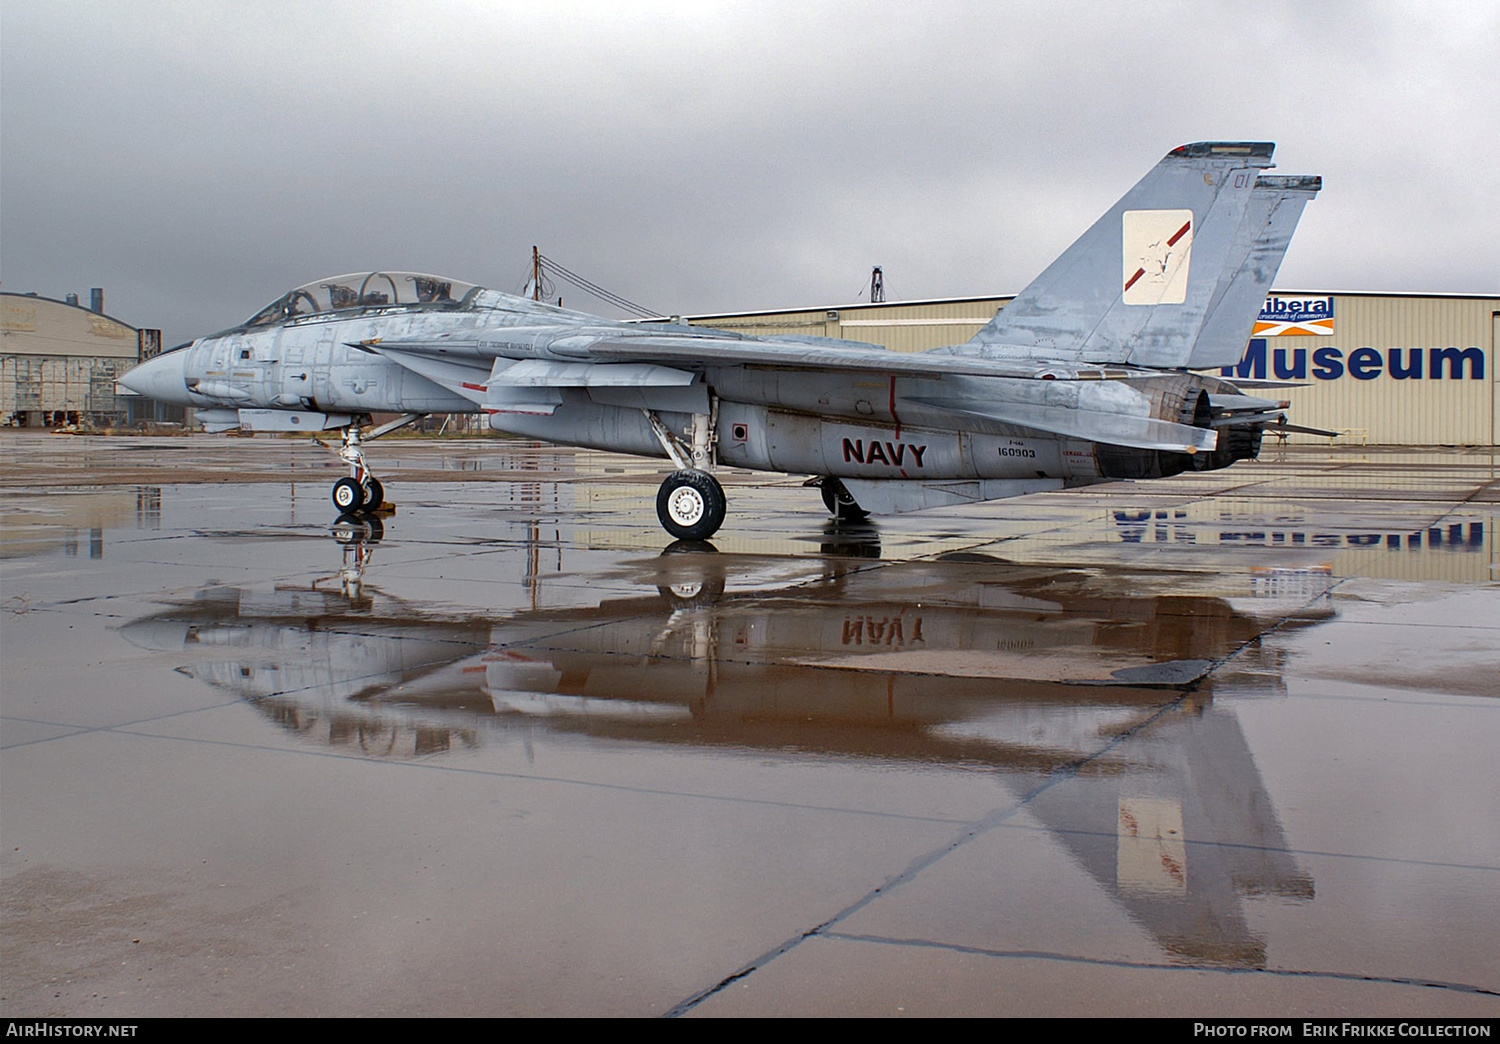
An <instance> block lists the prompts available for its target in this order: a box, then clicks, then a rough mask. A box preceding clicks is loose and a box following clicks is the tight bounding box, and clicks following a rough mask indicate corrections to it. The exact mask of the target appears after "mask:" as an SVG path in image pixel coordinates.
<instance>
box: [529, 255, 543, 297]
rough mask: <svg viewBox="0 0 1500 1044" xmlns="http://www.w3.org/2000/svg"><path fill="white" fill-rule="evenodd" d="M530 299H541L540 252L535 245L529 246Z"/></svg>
mask: <svg viewBox="0 0 1500 1044" xmlns="http://www.w3.org/2000/svg"><path fill="white" fill-rule="evenodd" d="M531 299H532V300H533V301H540V300H541V299H542V252H541V251H540V250H538V249H537V248H536V247H535V246H533V247H532V248H531Z"/></svg>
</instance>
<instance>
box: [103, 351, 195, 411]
mask: <svg viewBox="0 0 1500 1044" xmlns="http://www.w3.org/2000/svg"><path fill="white" fill-rule="evenodd" d="M186 362H187V351H186V350H182V351H175V352H168V353H167V354H166V355H158V356H157V357H156V358H155V359H148V360H147V361H145V362H143V363H141V364H140V365H139V366H137V367H135V368H134V369H133V370H131V371H130V372H129V373H126V374H125V375H123V376H122V377H121V378H120V384H121V385H123V386H124V387H126V388H128V389H129V390H131V391H133V392H135V393H136V394H137V395H145V396H148V397H149V398H152V399H155V400H157V401H158V402H173V403H182V404H184V405H188V406H191V405H192V403H191V402H190V401H189V400H188V390H187V373H186V369H185V365H186Z"/></svg>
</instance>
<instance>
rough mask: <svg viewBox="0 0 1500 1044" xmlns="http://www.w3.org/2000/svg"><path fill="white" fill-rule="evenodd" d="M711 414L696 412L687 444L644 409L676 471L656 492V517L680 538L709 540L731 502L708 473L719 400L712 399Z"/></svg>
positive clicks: (720, 523)
mask: <svg viewBox="0 0 1500 1044" xmlns="http://www.w3.org/2000/svg"><path fill="white" fill-rule="evenodd" d="M709 410H710V412H708V413H695V414H693V426H692V429H691V436H692V442H691V443H690V444H689V443H685V442H684V441H683V439H682V437H681V436H679V435H678V434H677V433H676V432H673V431H671V430H670V429H668V428H667V426H666V425H665V424H663V423H662V421H661V418H660V417H658V416H657V415H656V412H655V411H654V410H646V411H644V412H645V414H646V420H647V421H648V422H649V423H650V424H651V430H652V431H653V432H655V433H656V438H657V441H659V442H660V443H661V445H662V449H664V450H666V451H667V456H668V457H670V458H671V460H672V463H674V464H676V465H677V470H676V471H674V472H672V474H670V475H668V476H667V477H666V479H665V480H664V481H663V482H662V484H661V489H659V490H657V493H656V517H657V520H658V521H660V522H661V526H662V528H663V529H665V530H666V531H667V532H668V533H671V534H672V535H673V536H674V537H676V538H677V539H678V540H707V539H708V538H709V537H711V536H713V535H714V534H715V533H717V532H718V531H719V527H720V526H722V525H723V524H724V515H725V513H726V511H727V509H728V502H727V501H726V500H725V497H724V487H723V486H721V485H719V480H718V479H716V478H714V477H713V475H711V474H709V471H708V469H709V468H711V467H712V466H713V442H714V429H715V427H716V422H717V420H718V413H719V404H718V400H717V399H715V400H713V401H712V403H711V405H710V407H709Z"/></svg>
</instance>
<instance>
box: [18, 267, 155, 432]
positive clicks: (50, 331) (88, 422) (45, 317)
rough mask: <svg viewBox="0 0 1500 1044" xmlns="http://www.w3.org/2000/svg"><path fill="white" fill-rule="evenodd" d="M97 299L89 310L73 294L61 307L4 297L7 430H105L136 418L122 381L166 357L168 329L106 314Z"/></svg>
mask: <svg viewBox="0 0 1500 1044" xmlns="http://www.w3.org/2000/svg"><path fill="white" fill-rule="evenodd" d="M90 298H91V300H90V307H88V308H84V307H82V306H80V305H79V303H78V298H77V295H74V294H69V295H68V298H67V300H64V301H57V300H53V299H52V298H50V297H40V296H38V295H36V294H15V293H0V424H3V425H5V426H7V427H20V428H40V427H56V426H59V425H66V424H73V425H82V426H86V427H89V426H92V427H105V426H109V425H117V424H121V423H123V422H126V421H127V420H130V419H133V418H130V417H129V416H128V412H129V411H128V407H127V399H126V397H125V396H120V395H118V394H117V393H116V391H115V380H116V379H117V378H118V377H119V376H120V375H121V374H123V373H125V372H126V371H127V370H129V369H130V368H131V367H133V366H135V365H136V363H138V362H141V361H142V360H144V359H148V358H150V357H151V356H153V355H156V354H157V353H158V352H160V351H161V331H160V330H139V329H137V328H135V327H133V326H131V325H129V324H128V323H123V322H121V321H120V320H118V319H114V318H111V317H110V316H108V315H105V314H104V291H103V290H100V289H98V288H95V289H94V290H93V291H92V293H91V295H90Z"/></svg>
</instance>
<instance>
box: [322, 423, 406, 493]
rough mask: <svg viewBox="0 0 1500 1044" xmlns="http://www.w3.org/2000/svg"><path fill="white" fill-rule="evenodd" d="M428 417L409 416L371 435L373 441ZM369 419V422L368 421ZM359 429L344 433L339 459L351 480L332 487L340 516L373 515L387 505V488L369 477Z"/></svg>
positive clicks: (353, 427) (342, 481)
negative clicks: (347, 470) (345, 465)
mask: <svg viewBox="0 0 1500 1044" xmlns="http://www.w3.org/2000/svg"><path fill="white" fill-rule="evenodd" d="M424 416H426V414H422V413H406V414H402V415H401V416H400V417H397V418H396V419H395V420H393V421H391V422H390V423H389V424H382V425H381V426H380V427H378V428H376V429H375V430H374V431H372V432H370V438H372V439H378V438H380V436H382V435H386V434H389V433H390V432H393V431H395V430H396V429H397V428H404V427H406V426H407V425H408V424H410V423H411V422H412V421H416V420H421V419H422V417H424ZM366 419H368V418H366ZM359 429H360V426H359V425H358V424H351V425H350V426H349V427H347V428H345V429H344V444H343V445H342V446H341V447H339V450H338V455H339V459H340V460H342V461H343V462H344V463H345V464H348V465H349V476H348V478H341V479H339V480H338V481H337V482H335V483H334V484H333V490H332V493H331V495H332V497H333V506H334V507H336V508H338V509H339V514H341V515H357V514H361V513H363V514H373V513H375V512H376V511H379V510H380V508H381V506H382V505H383V504H384V503H385V487H384V486H383V485H381V484H380V480H379V479H378V478H376V477H375V476H374V475H373V474H371V473H370V468H369V465H367V464H366V463H365V454H364V442H363V441H361V439H360V434H359Z"/></svg>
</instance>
